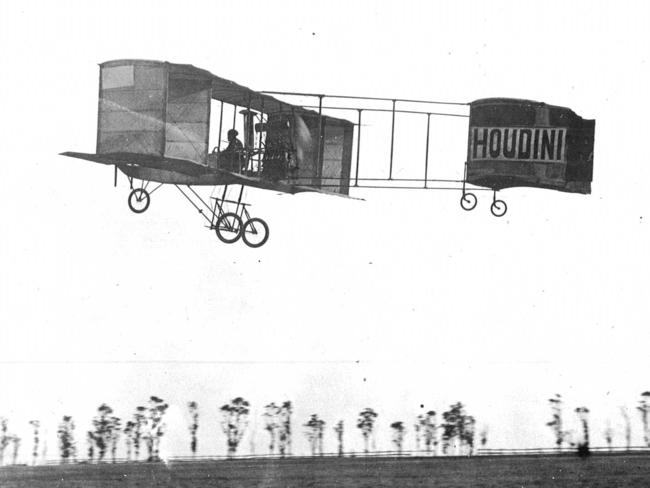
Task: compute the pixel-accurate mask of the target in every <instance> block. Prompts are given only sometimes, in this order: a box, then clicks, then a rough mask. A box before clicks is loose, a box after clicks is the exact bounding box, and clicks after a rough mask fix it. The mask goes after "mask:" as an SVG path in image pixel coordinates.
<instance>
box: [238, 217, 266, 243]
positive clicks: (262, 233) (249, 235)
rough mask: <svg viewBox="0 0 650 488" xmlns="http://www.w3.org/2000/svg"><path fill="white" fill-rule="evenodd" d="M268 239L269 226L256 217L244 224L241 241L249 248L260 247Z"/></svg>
mask: <svg viewBox="0 0 650 488" xmlns="http://www.w3.org/2000/svg"><path fill="white" fill-rule="evenodd" d="M268 238H269V226H268V224H267V223H266V222H264V221H263V220H262V219H260V218H258V217H254V218H252V219H250V220H248V221H246V223H245V224H244V229H243V231H242V239H244V243H245V244H246V245H247V246H249V247H262V246H263V245H264V244H265V243H266V241H267V240H268Z"/></svg>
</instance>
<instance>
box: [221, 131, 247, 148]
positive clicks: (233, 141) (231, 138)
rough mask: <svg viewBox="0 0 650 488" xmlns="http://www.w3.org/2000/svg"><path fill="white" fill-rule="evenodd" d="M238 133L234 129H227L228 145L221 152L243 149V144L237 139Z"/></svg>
mask: <svg viewBox="0 0 650 488" xmlns="http://www.w3.org/2000/svg"><path fill="white" fill-rule="evenodd" d="M238 135H239V132H237V131H236V130H235V129H230V130H229V131H228V147H226V149H224V150H223V151H221V152H224V153H227V152H239V153H240V152H242V151H243V150H244V145H243V144H242V142H241V141H240V140H239V139H237V136H238Z"/></svg>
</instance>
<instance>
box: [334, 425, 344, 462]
mask: <svg viewBox="0 0 650 488" xmlns="http://www.w3.org/2000/svg"><path fill="white" fill-rule="evenodd" d="M334 432H336V440H337V442H338V446H339V457H340V456H343V421H342V420H339V421H338V422H337V423H336V425H335V426H334Z"/></svg>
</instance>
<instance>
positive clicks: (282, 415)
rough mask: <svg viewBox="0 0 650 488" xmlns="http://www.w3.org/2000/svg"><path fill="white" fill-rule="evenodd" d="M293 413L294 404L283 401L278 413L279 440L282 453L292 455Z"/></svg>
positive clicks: (282, 454)
mask: <svg viewBox="0 0 650 488" xmlns="http://www.w3.org/2000/svg"><path fill="white" fill-rule="evenodd" d="M292 413H293V404H292V403H291V402H290V401H286V402H283V403H282V405H281V406H280V412H279V414H278V417H279V423H280V428H279V432H278V440H279V447H280V455H281V456H282V457H284V456H285V455H288V456H291V414H292Z"/></svg>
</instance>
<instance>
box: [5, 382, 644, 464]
mask: <svg viewBox="0 0 650 488" xmlns="http://www.w3.org/2000/svg"><path fill="white" fill-rule="evenodd" d="M548 401H549V405H550V407H551V413H552V418H551V420H550V421H549V422H547V424H546V425H547V426H548V427H550V428H551V429H552V431H553V435H554V438H555V445H556V447H557V448H558V449H562V448H563V447H565V446H571V447H577V448H578V451H579V452H580V453H582V454H588V453H589V444H590V437H589V433H590V430H589V409H588V408H586V407H584V406H581V407H577V408H575V409H574V412H575V413H576V415H577V416H578V421H579V425H580V428H579V431H578V432H577V433H576V432H573V431H572V430H568V429H566V428H565V421H564V401H563V399H562V396H561V395H560V394H556V395H555V396H553V397H552V398H550V399H549V400H548ZM186 407H187V414H188V419H189V422H188V431H189V447H190V452H191V453H192V455H193V456H195V455H196V454H197V452H198V448H199V445H198V431H199V418H200V416H199V405H198V403H197V402H195V401H190V402H188V403H187V405H186ZM168 408H169V405H168V404H167V403H166V402H165V401H164V400H163V399H162V398H159V397H157V396H151V397H149V400H148V402H147V403H146V404H144V405H141V406H138V407H136V408H135V411H134V412H133V413H132V415H131V416H130V417H129V418H127V419H121V418H119V417H118V416H116V415H115V413H114V411H113V409H112V408H111V407H110V406H109V405H108V404H106V403H102V404H101V405H100V406H99V407H98V408H97V411H96V413H95V416H94V417H93V418H92V422H91V426H92V427H91V429H90V430H88V431H87V432H85V440H86V451H85V452H83V453H80V452H78V448H77V441H76V439H77V435H76V428H75V422H74V420H73V418H72V416H69V415H64V416H63V417H62V419H61V421H60V422H59V424H58V426H57V439H58V448H59V456H60V460H61V462H62V463H68V462H73V461H81V460H86V461H88V462H109V461H112V462H115V461H116V459H117V451H118V445H119V442H120V440H122V439H123V440H124V446H125V449H126V451H125V452H126V459H127V460H129V461H139V460H146V461H158V460H160V443H161V440H162V438H163V436H164V435H165V433H166V429H167V425H166V423H165V414H166V413H167V410H168ZM637 411H638V412H639V414H640V418H641V423H642V426H643V438H644V444H645V445H646V446H649V447H650V391H646V392H643V393H642V394H641V400H640V401H639V404H638V406H637ZM219 412H220V414H221V423H220V426H221V430H222V431H223V433H224V434H225V439H226V447H227V452H228V456H234V455H236V454H237V451H238V449H239V447H240V444H241V440H242V438H243V436H244V434H245V433H246V430H247V428H248V424H249V417H250V415H251V406H250V403H249V402H248V401H247V400H246V399H244V398H243V397H237V398H234V399H232V400H230V402H228V403H226V404H224V405H222V406H221V407H220V408H219ZM292 415H293V404H292V403H291V402H290V401H284V402H280V403H274V402H272V403H269V404H267V405H265V406H264V413H263V414H262V419H263V422H264V430H265V431H266V432H267V434H268V453H269V454H272V455H279V456H281V457H284V456H290V455H292V439H293V435H292V434H293V432H292ZM621 416H622V418H623V420H624V425H625V429H624V435H625V439H626V445H627V447H628V448H629V447H630V445H631V431H632V428H631V419H630V415H629V412H628V410H627V409H626V408H624V407H622V408H621ZM378 417H379V414H378V413H377V412H376V411H375V410H374V409H372V408H369V407H368V408H364V409H362V410H361V411H360V412H359V414H358V416H357V420H356V424H355V425H354V427H356V429H357V430H358V432H359V434H360V435H361V438H362V440H363V446H364V453H370V452H372V451H374V450H376V448H375V431H376V427H377V419H378ZM29 425H30V427H31V431H32V451H31V463H32V464H36V462H37V458H38V453H39V449H40V444H41V422H40V421H39V420H31V421H29ZM326 426H327V423H326V422H325V421H324V420H323V419H322V418H321V417H320V416H319V415H318V414H317V413H314V414H311V415H310V416H309V418H308V419H307V420H306V421H305V422H304V423H303V424H302V427H303V429H304V431H303V432H304V435H305V436H306V438H307V441H308V445H309V449H310V452H311V454H312V455H313V456H317V455H322V454H323V453H324V437H325V431H326ZM411 428H412V433H413V437H414V441H415V446H416V451H418V452H423V453H426V454H428V455H437V454H441V455H453V454H466V455H471V454H473V453H474V450H475V447H476V443H477V441H478V443H479V444H480V445H481V446H482V447H484V446H485V445H486V444H487V429H486V428H483V429H481V430H480V431H479V432H478V433H477V432H476V430H477V429H476V420H475V418H474V417H473V416H471V415H469V414H468V413H467V412H466V409H465V406H464V405H463V404H462V403H461V402H457V403H454V404H452V405H450V406H449V408H448V409H447V410H446V411H444V412H443V413H442V415H441V416H440V418H439V417H438V414H437V413H436V412H435V411H433V410H430V411H428V412H426V413H423V414H420V415H418V416H417V417H416V418H415V421H414V423H413V424H412V427H408V426H407V424H406V423H405V422H404V421H394V422H392V423H390V429H391V434H392V436H391V442H392V444H393V447H394V451H396V452H397V453H402V452H403V450H404V442H405V438H406V436H407V434H408V432H409V429H411ZM332 430H333V432H334V433H335V436H336V442H337V452H338V454H339V455H340V456H342V455H343V454H344V452H345V450H344V445H343V440H344V433H345V432H346V425H345V423H344V421H343V420H339V421H337V422H336V423H334V425H333V426H332ZM603 434H604V438H605V441H606V443H607V445H608V446H609V447H610V448H611V447H612V442H613V430H612V428H611V426H610V425H609V424H608V426H607V428H606V429H605V431H604V432H603ZM477 436H478V439H476V437H477ZM20 446H21V439H20V438H19V437H18V436H17V435H15V434H12V433H10V432H9V422H8V420H7V419H6V418H3V417H0V465H2V464H3V463H4V462H5V456H6V457H7V458H9V457H10V459H11V460H12V463H13V464H15V463H16V461H17V458H18V453H19V449H20Z"/></svg>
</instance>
